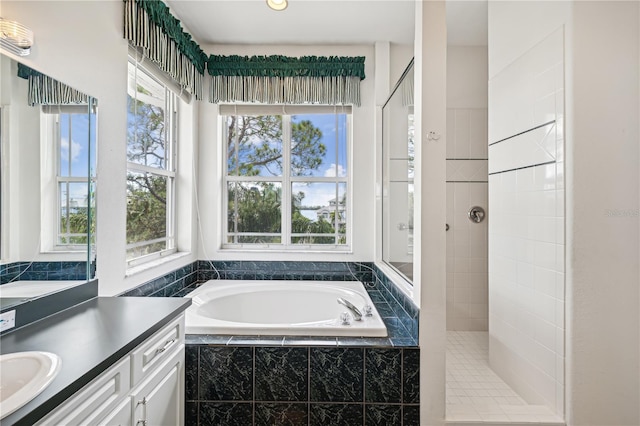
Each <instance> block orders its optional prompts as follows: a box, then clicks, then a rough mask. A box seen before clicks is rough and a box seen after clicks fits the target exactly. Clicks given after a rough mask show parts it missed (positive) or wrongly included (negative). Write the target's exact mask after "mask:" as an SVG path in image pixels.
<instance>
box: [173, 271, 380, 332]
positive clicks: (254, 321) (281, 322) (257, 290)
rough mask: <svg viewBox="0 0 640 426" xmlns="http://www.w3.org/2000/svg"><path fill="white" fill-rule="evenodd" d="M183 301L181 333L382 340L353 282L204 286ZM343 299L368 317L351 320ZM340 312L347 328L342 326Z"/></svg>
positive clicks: (365, 296)
mask: <svg viewBox="0 0 640 426" xmlns="http://www.w3.org/2000/svg"><path fill="white" fill-rule="evenodd" d="M185 297H190V298H191V299H192V300H193V304H192V305H191V306H190V307H189V308H188V309H187V311H186V332H187V334H230V335H277V336H278V335H289V336H291V335H293V336H354V337H355V336H361V337H386V336H387V329H386V327H385V326H384V323H383V322H382V319H381V318H380V315H378V312H377V311H376V309H375V305H374V304H373V302H372V301H371V298H370V297H369V295H368V294H367V291H366V290H365V288H364V286H363V285H362V283H361V282H358V281H235V280H222V281H220V280H213V281H207V282H206V283H204V284H203V285H202V286H200V287H198V288H197V289H196V290H194V291H193V292H191V293H189V294H188V295H186V296H185ZM338 298H343V299H346V300H348V301H349V302H351V303H352V304H353V305H355V306H356V307H357V308H358V309H359V310H360V311H361V312H362V311H363V309H362V308H363V307H364V306H365V305H369V306H371V307H372V314H373V315H372V316H363V317H362V321H355V320H354V319H353V315H351V312H350V311H349V309H347V308H346V307H345V306H343V305H341V304H339V303H338V301H337V300H338ZM343 312H348V313H349V314H350V315H351V317H352V318H351V323H350V324H349V325H343V324H342V321H341V319H340V316H341V314H342V313H343Z"/></svg>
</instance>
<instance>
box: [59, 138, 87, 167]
mask: <svg viewBox="0 0 640 426" xmlns="http://www.w3.org/2000/svg"><path fill="white" fill-rule="evenodd" d="M60 151H61V152H62V156H63V157H64V158H68V156H69V139H67V138H62V140H61V141H60ZM81 151H82V145H80V144H79V143H78V142H75V141H73V140H72V141H71V162H74V161H76V160H77V159H78V156H79V155H80V152H81Z"/></svg>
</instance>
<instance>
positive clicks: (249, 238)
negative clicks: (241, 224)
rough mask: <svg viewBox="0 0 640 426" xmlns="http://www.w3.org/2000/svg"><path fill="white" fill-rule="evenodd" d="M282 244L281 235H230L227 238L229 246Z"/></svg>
mask: <svg viewBox="0 0 640 426" xmlns="http://www.w3.org/2000/svg"><path fill="white" fill-rule="evenodd" d="M281 242H282V237H281V236H280V235H246V234H229V236H228V237H227V243H229V244H280V243H281Z"/></svg>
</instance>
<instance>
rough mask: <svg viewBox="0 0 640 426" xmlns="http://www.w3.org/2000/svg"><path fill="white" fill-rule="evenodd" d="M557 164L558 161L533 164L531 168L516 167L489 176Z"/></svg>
mask: <svg viewBox="0 0 640 426" xmlns="http://www.w3.org/2000/svg"><path fill="white" fill-rule="evenodd" d="M555 162H556V160H552V161H547V162H546V163H539V164H532V165H530V166H523V167H516V168H514V169H508V170H500V171H499V172H493V173H489V176H493V175H499V174H502V173H508V172H515V171H517V170H524V169H531V168H533V167H538V166H546V165H549V164H555Z"/></svg>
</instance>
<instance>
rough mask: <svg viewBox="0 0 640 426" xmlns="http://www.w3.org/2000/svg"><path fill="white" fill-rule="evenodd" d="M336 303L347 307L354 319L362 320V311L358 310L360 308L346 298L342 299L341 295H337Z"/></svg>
mask: <svg viewBox="0 0 640 426" xmlns="http://www.w3.org/2000/svg"><path fill="white" fill-rule="evenodd" d="M338 303H339V304H341V305H343V306H345V307H346V308H347V309H349V310H350V311H351V313H352V314H353V319H354V320H356V321H362V312H360V309H358V308H356V307H355V306H353V304H352V303H351V302H349V301H348V300H346V299H343V298H342V297H338Z"/></svg>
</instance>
